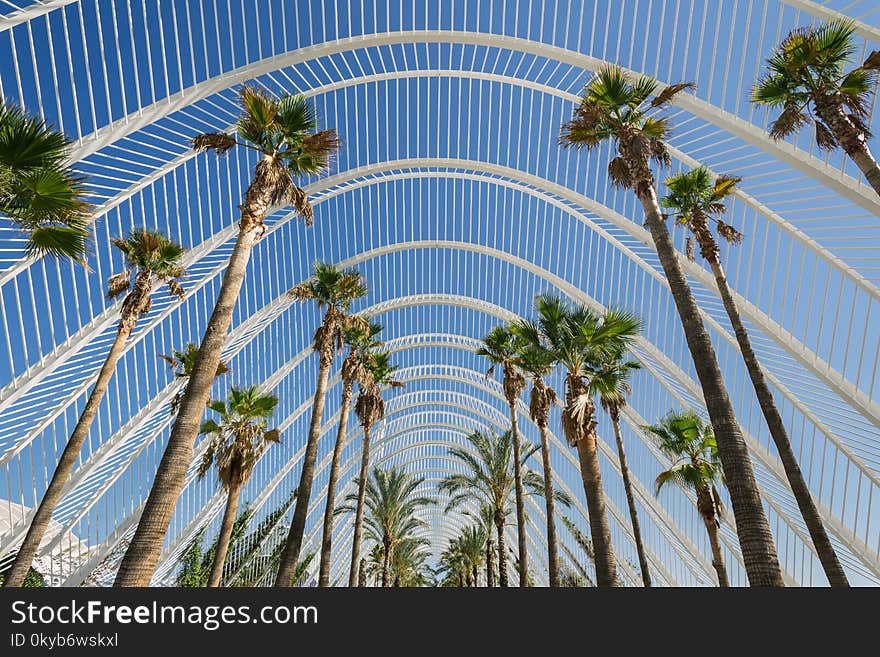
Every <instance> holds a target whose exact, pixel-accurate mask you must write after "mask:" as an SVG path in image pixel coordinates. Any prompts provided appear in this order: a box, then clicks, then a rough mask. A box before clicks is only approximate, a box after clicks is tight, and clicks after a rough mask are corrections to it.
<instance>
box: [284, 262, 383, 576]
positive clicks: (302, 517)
mask: <svg viewBox="0 0 880 657" xmlns="http://www.w3.org/2000/svg"><path fill="white" fill-rule="evenodd" d="M366 294H367V286H366V284H365V283H364V279H363V277H362V276H361V275H360V274H359V273H358V272H357V270H355V269H337V268H336V267H334V266H333V265H328V264H325V263H322V262H317V263H315V274H314V276H313V277H312V278H311V279H309V280H308V281H306V282H305V283H301V284H300V285H297V286H295V287H294V288H293V289H292V290H290V296H291V297H293V298H294V299H297V300H298V301H310V300H314V301H315V302H316V303H317V305H318V309H324V308H326V310H325V311H324V319H323V320H322V322H321V325H320V326H318V328H317V330H316V331H315V337H314V340H313V342H312V349H313V350H314V351H315V353H317V354H318V382H317V384H316V385H315V398H314V401H313V402H312V419H311V423H310V424H309V438H308V442H307V443H306V453H305V457H304V458H303V465H302V474H300V479H299V488H298V489H297V496H296V507H294V510H293V521H292V522H291V523H290V533H289V534H288V536H287V543H286V544H285V546H284V552H283V553H282V555H281V565H280V566H279V568H278V576H277V578H276V579H275V586H290V577H291V575H292V574H293V569H294V568H295V567H296V563H297V561H298V560H299V552H300V549H301V547H302V540H303V534H304V533H305V528H306V516H307V515H308V509H309V500H310V499H311V496H312V481H313V480H314V478H315V461H316V460H317V458H318V438H319V437H320V435H321V418H322V416H323V414H324V401H325V399H326V397H327V381H328V379H329V378H330V367H331V366H332V365H333V359H334V358H335V357H336V354H338V353H339V352H340V351H341V350H342V345H343V340H344V337H343V336H344V331H345V329H346V328H353V327H359V328H361V329H363V330H367V321H366V320H365V319H363V318H362V317H358V316H356V315H351V314H349V312H348V310H349V308H350V307H351V304H352V303H353V302H354V301H356V300H357V299H360V298H361V297H363V296H365V295H366Z"/></svg>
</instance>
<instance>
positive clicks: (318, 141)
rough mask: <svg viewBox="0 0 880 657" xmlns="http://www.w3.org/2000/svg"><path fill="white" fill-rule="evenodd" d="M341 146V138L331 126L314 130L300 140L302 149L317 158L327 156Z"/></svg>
mask: <svg viewBox="0 0 880 657" xmlns="http://www.w3.org/2000/svg"><path fill="white" fill-rule="evenodd" d="M341 146H342V140H341V139H340V138H339V135H338V134H336V130H335V129H333V128H331V129H329V130H321V131H320V132H316V133H315V134H313V135H309V136H308V137H306V138H305V139H303V141H302V149H303V151H305V152H306V153H308V154H309V155H313V156H315V157H318V158H329V157H330V156H331V155H333V154H334V153H335V152H336V151H338V150H339V148H340V147H341Z"/></svg>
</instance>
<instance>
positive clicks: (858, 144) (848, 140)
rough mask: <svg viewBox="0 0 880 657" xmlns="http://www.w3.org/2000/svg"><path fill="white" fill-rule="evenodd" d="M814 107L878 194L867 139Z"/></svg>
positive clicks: (828, 105)
mask: <svg viewBox="0 0 880 657" xmlns="http://www.w3.org/2000/svg"><path fill="white" fill-rule="evenodd" d="M815 107H816V114H818V115H819V118H821V119H822V122H823V123H825V125H827V126H828V129H829V130H831V133H832V134H833V135H834V138H835V139H836V140H837V143H839V144H840V147H841V148H842V149H843V150H844V152H845V153H846V154H847V155H849V157H850V159H851V160H852V161H853V162H855V164H856V166H857V167H858V168H859V171H861V172H862V175H864V176H865V180H867V181H868V184H869V185H870V186H871V187H872V188H873V190H874V191H875V192H876V193H877V194H878V195H880V166H878V165H877V160H875V159H874V156H873V155H872V154H871V151H870V150H869V149H868V146H867V140H865V139H864V137H863V135H862V134H861V132H860V131H859V130H858V129H856V127H855V126H854V125H852V122H851V121H850V120H849V118H847V116H846V113H845V112H844V111H843V109H841V107H839V106H838V105H836V104H834V103H833V102H822V101H821V100H818V101H817V102H816V103H815ZM848 585H849V584H848V583H847V586H848Z"/></svg>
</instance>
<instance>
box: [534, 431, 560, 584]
mask: <svg viewBox="0 0 880 657" xmlns="http://www.w3.org/2000/svg"><path fill="white" fill-rule="evenodd" d="M538 429H539V430H540V432H541V462H542V464H543V466H544V502H545V504H546V506H547V570H548V571H549V576H550V586H551V587H553V586H559V548H558V546H557V543H556V502H555V500H554V499H553V469H552V468H551V466H550V443H549V441H548V439H547V423H546V422H539V423H538Z"/></svg>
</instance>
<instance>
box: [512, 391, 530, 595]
mask: <svg viewBox="0 0 880 657" xmlns="http://www.w3.org/2000/svg"><path fill="white" fill-rule="evenodd" d="M507 403H508V404H509V405H510V430H511V432H512V433H513V477H514V481H515V488H516V531H517V539H518V541H519V585H520V586H521V587H526V586H528V585H529V555H528V551H527V548H526V510H525V495H524V494H523V483H522V463H520V461H521V460H522V457H521V454H522V448H521V446H520V440H519V425H518V423H517V419H516V400H515V399H513V400H510V399H508V400H507Z"/></svg>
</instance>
